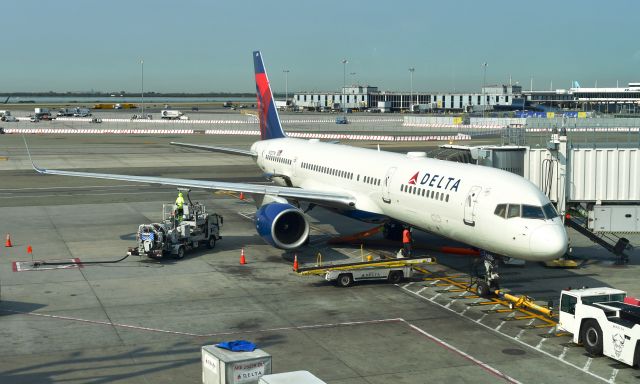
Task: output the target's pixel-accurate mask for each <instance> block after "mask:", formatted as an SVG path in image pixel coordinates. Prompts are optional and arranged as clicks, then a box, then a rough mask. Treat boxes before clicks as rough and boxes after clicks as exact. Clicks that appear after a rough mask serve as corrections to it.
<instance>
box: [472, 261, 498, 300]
mask: <svg viewBox="0 0 640 384" xmlns="http://www.w3.org/2000/svg"><path fill="white" fill-rule="evenodd" d="M498 261H499V259H498V257H497V256H494V255H492V254H491V253H489V252H487V251H483V250H481V251H480V259H478V261H477V262H478V263H482V266H479V267H484V276H480V273H478V274H477V275H478V278H477V281H476V293H477V294H478V296H480V297H489V296H491V295H492V294H493V293H494V292H495V291H496V290H498V289H500V276H499V275H498ZM477 267H478V266H477Z"/></svg>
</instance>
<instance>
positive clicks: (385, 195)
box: [382, 167, 398, 204]
mask: <svg viewBox="0 0 640 384" xmlns="http://www.w3.org/2000/svg"><path fill="white" fill-rule="evenodd" d="M397 169H398V168H396V167H391V168H389V170H387V174H386V175H385V177H384V182H383V183H382V201H384V202H385V203H387V204H391V196H390V192H389V189H390V188H391V179H392V178H393V174H394V173H396V170H397Z"/></svg>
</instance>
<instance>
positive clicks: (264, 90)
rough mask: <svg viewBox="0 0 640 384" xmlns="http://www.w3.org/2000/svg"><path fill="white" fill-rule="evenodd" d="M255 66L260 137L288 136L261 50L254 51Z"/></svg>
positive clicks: (266, 138) (263, 138) (275, 137)
mask: <svg viewBox="0 0 640 384" xmlns="http://www.w3.org/2000/svg"><path fill="white" fill-rule="evenodd" d="M253 66H254V69H255V75H256V96H257V99H258V100H257V101H258V104H257V105H258V118H259V121H260V138H261V139H262V140H268V139H279V138H282V137H286V136H287V135H286V134H285V133H284V130H283V129H282V125H281V124H280V117H279V116H278V109H277V108H276V103H275V101H274V100H273V93H272V92H271V85H270V84H269V79H268V78H267V71H266V70H265V69H264V62H263V61H262V54H261V53H260V51H254V52H253Z"/></svg>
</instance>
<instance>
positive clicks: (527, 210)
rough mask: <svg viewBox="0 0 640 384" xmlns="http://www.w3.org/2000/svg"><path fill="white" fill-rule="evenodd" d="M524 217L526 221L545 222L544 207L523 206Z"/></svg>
mask: <svg viewBox="0 0 640 384" xmlns="http://www.w3.org/2000/svg"><path fill="white" fill-rule="evenodd" d="M522 217H523V218H525V219H542V220H544V212H542V207H536V206H534V205H523V206H522Z"/></svg>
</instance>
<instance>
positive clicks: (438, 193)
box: [436, 192, 440, 200]
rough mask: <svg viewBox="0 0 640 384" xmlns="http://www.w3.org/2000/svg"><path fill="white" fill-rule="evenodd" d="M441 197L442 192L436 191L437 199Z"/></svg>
mask: <svg viewBox="0 0 640 384" xmlns="http://www.w3.org/2000/svg"><path fill="white" fill-rule="evenodd" d="M439 197H440V192H436V200H438V198H439Z"/></svg>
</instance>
